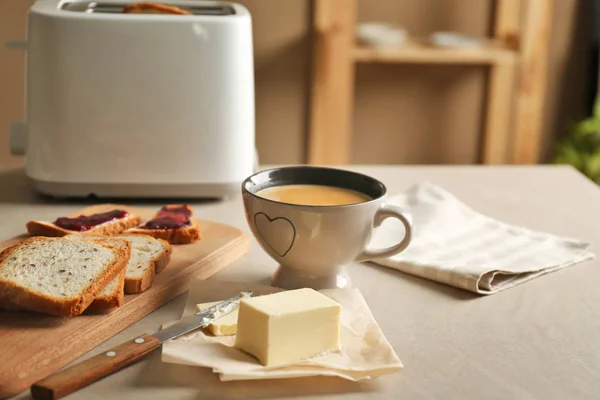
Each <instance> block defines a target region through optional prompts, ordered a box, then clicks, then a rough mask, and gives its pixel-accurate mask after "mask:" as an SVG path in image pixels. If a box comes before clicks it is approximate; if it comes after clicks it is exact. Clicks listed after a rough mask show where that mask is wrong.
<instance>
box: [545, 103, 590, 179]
mask: <svg viewBox="0 0 600 400" xmlns="http://www.w3.org/2000/svg"><path fill="white" fill-rule="evenodd" d="M553 162H554V163H555V164H570V165H572V166H573V167H575V168H577V169H578V170H579V171H581V172H582V173H583V174H584V175H585V176H587V177H588V178H590V179H591V180H593V181H594V182H596V183H598V184H600V99H596V103H595V104H594V112H593V115H592V116H591V117H589V118H586V119H584V120H582V121H580V122H577V123H575V124H571V126H569V134H568V135H567V137H565V138H564V139H563V140H561V141H560V142H559V143H558V146H557V152H556V157H555V158H554V160H553Z"/></svg>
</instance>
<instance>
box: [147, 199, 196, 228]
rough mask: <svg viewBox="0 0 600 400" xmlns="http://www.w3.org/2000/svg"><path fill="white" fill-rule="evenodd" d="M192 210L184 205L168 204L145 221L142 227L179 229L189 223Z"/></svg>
mask: <svg viewBox="0 0 600 400" xmlns="http://www.w3.org/2000/svg"><path fill="white" fill-rule="evenodd" d="M191 217H192V210H191V209H190V208H189V207H188V206H187V205H186V204H181V205H176V206H174V205H170V206H164V207H163V208H161V209H160V211H159V212H158V213H156V216H155V217H154V218H152V219H151V220H150V221H148V222H146V223H145V224H144V226H142V228H144V229H179V228H183V227H186V226H188V225H190V224H191V221H190V218H191Z"/></svg>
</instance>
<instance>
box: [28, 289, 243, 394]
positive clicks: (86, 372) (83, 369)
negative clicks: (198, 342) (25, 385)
mask: <svg viewBox="0 0 600 400" xmlns="http://www.w3.org/2000/svg"><path fill="white" fill-rule="evenodd" d="M250 296H252V291H250V290H244V291H242V292H240V294H239V295H237V296H234V297H232V298H230V299H227V300H225V301H222V302H220V303H217V304H215V305H214V306H212V307H209V308H207V309H205V310H202V311H200V312H198V313H196V314H194V315H190V316H188V317H184V318H182V319H181V320H180V321H179V322H177V323H175V324H173V325H171V326H169V327H168V328H166V329H163V330H160V331H158V332H154V333H153V334H151V335H148V334H145V335H142V336H138V337H136V338H135V339H132V340H129V341H127V342H125V343H123V344H121V345H119V346H117V347H114V348H112V349H110V350H107V351H105V352H104V353H101V354H98V355H97V356H94V357H91V358H89V359H87V360H85V361H83V362H81V363H79V364H76V365H74V366H72V367H69V368H66V369H64V370H62V371H59V372H57V373H55V374H53V375H50V376H49V377H47V378H45V379H43V380H41V381H39V382H37V383H35V384H34V385H32V386H31V396H32V397H33V398H34V399H39V400H46V399H58V398H61V397H64V396H66V395H68V394H70V393H73V392H75V391H76V390H79V389H81V388H83V387H85V386H87V385H89V384H91V383H93V382H96V381H97V380H99V379H102V378H104V377H105V376H108V375H110V374H112V373H113V372H116V371H118V370H120V369H121V368H124V367H126V366H128V365H130V364H132V363H133V362H134V361H136V360H139V359H140V358H142V357H143V356H145V355H147V354H148V353H150V352H152V351H154V350H156V349H158V348H159V347H160V346H161V345H162V344H163V343H164V342H166V341H167V340H172V339H175V338H177V337H179V336H181V335H185V334H186V333H189V332H191V331H193V330H195V329H198V328H203V327H206V326H208V325H210V324H211V323H212V322H213V321H215V320H217V319H219V318H221V317H223V316H225V315H227V314H229V313H231V312H233V311H235V310H237V308H238V307H239V304H240V300H241V299H243V298H247V297H250Z"/></svg>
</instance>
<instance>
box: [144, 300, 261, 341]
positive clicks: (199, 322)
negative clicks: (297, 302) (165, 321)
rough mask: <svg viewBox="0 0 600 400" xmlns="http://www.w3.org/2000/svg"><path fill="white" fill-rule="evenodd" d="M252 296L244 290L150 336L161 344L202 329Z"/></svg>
mask: <svg viewBox="0 0 600 400" xmlns="http://www.w3.org/2000/svg"><path fill="white" fill-rule="evenodd" d="M250 296H252V291H250V290H244V291H242V292H240V294H238V295H237V296H234V297H232V298H230V299H227V300H225V301H222V302H220V303H218V304H215V305H214V306H212V307H209V308H207V309H205V310H202V311H200V312H197V313H196V314H194V315H190V316H188V317H184V318H182V319H181V320H180V321H179V322H177V323H175V324H173V325H171V326H169V327H168V328H166V329H163V330H160V331H158V332H155V333H153V334H152V336H154V337H156V338H158V339H159V340H160V342H161V343H164V342H166V341H167V340H171V339H175V338H177V337H179V336H181V335H185V334H186V333H189V332H191V331H193V330H196V329H199V328H204V327H207V326H208V325H210V324H211V323H212V322H213V321H215V320H216V319H219V318H221V317H223V316H225V315H227V314H229V313H231V312H233V311H235V310H237V309H238V307H239V306H240V300H242V299H244V298H247V297H250Z"/></svg>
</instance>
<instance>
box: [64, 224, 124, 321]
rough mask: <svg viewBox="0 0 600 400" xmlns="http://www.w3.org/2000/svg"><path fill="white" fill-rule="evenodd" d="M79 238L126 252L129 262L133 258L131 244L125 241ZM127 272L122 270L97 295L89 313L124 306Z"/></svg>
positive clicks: (95, 237)
mask: <svg viewBox="0 0 600 400" xmlns="http://www.w3.org/2000/svg"><path fill="white" fill-rule="evenodd" d="M72 236H73V235H69V236H66V238H71V237H72ZM77 238H78V239H79V240H86V241H99V242H101V243H102V244H106V245H109V246H113V247H117V248H119V249H121V250H124V251H125V252H126V253H127V261H128V262H129V259H130V258H131V243H130V242H129V241H127V240H124V239H118V238H115V237H112V236H83V235H78V236H77ZM126 272H127V268H122V269H121V271H119V274H118V275H117V276H116V277H115V278H113V280H112V281H110V282H109V283H108V285H106V286H105V287H104V289H102V291H100V293H98V295H96V297H95V298H94V301H93V302H92V304H90V305H89V307H88V308H87V310H88V311H94V312H96V311H107V310H110V309H112V308H115V307H120V306H122V305H123V301H124V300H125V274H126Z"/></svg>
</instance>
